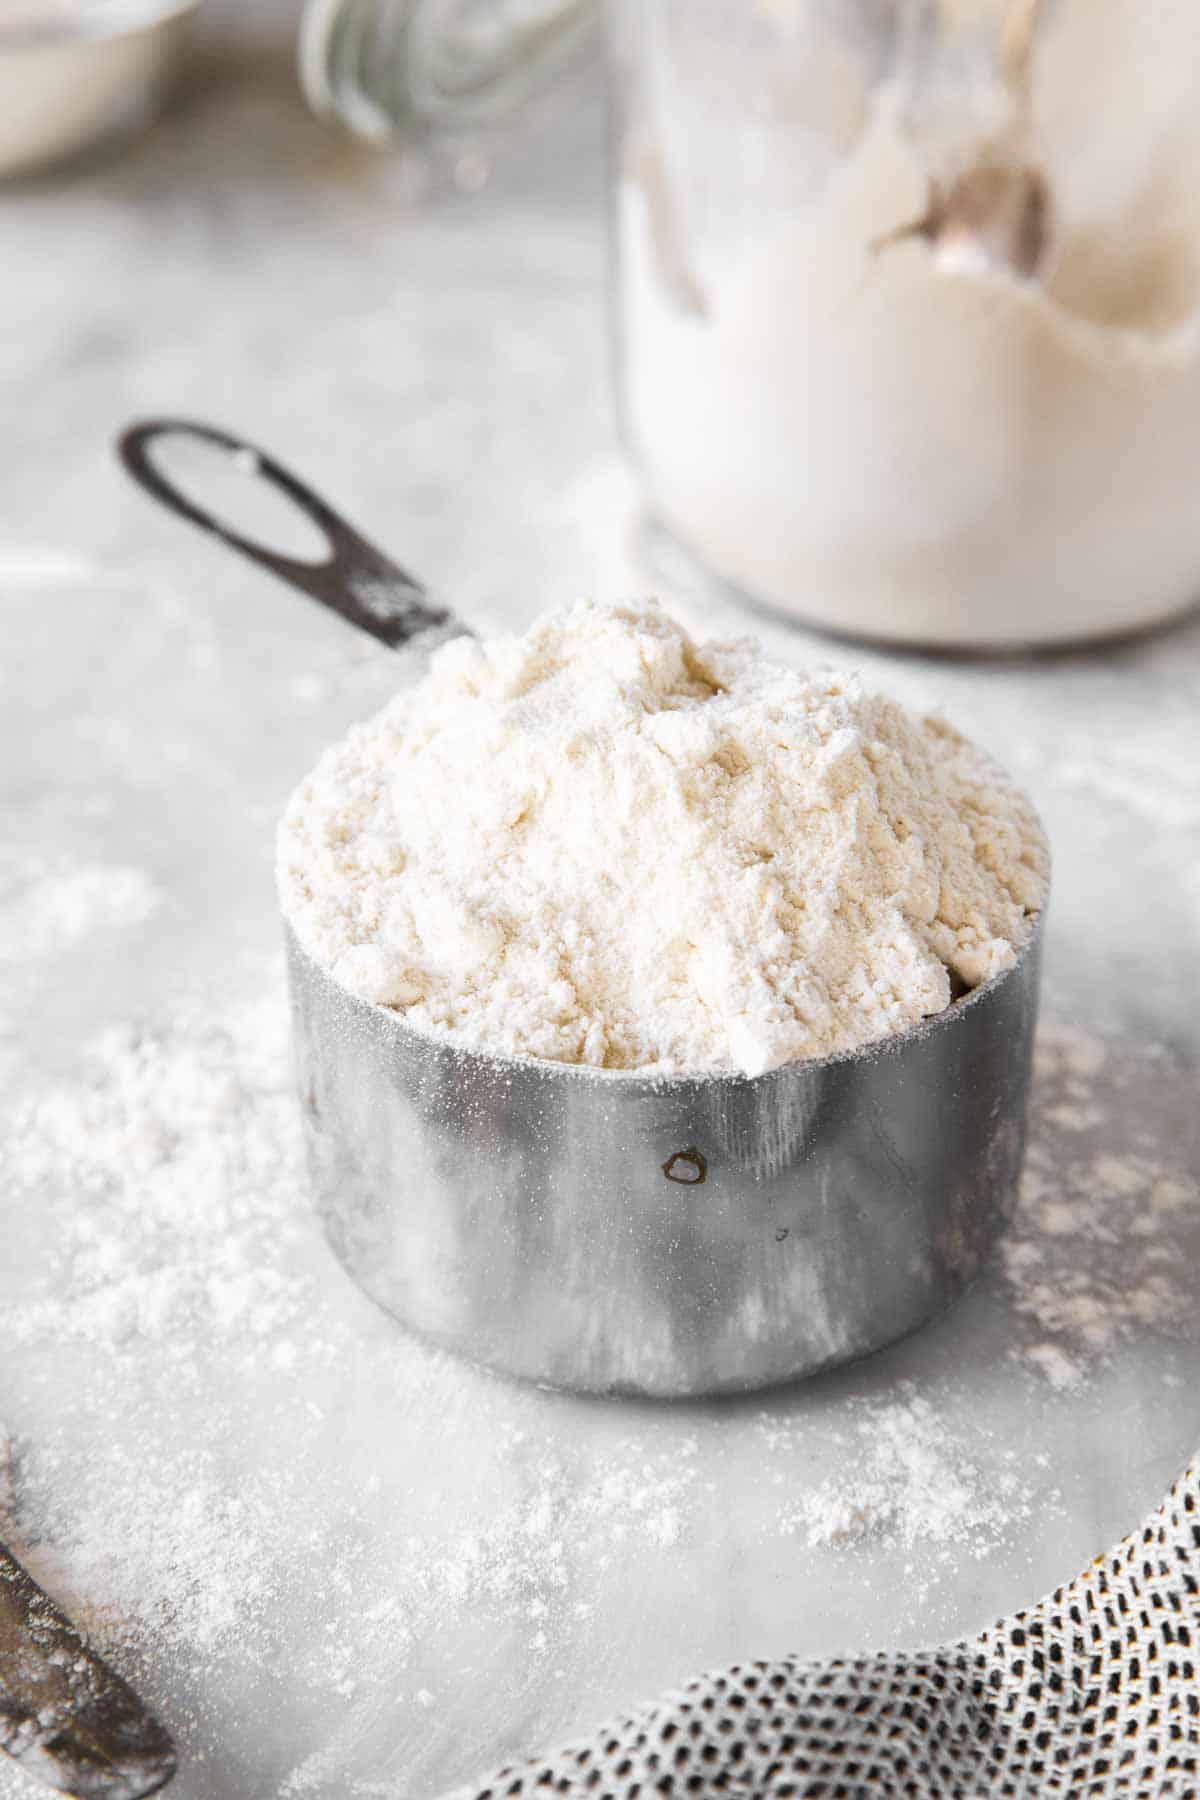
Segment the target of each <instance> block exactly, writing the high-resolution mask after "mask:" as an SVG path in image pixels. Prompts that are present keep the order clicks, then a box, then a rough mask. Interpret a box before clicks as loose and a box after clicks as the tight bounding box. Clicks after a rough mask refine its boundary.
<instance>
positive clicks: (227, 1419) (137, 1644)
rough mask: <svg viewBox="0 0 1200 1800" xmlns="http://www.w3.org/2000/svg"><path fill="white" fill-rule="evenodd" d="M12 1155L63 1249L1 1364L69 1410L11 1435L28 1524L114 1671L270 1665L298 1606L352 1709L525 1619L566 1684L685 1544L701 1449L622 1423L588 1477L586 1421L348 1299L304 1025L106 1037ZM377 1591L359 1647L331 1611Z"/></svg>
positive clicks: (316, 1671)
mask: <svg viewBox="0 0 1200 1800" xmlns="http://www.w3.org/2000/svg"><path fill="white" fill-rule="evenodd" d="M6 1125H7V1140H8V1170H9V1174H10V1178H11V1179H13V1180H15V1181H16V1182H17V1183H18V1184H19V1186H20V1188H21V1189H22V1190H23V1191H24V1192H25V1193H26V1194H27V1195H28V1197H29V1211H28V1213H27V1214H26V1216H27V1217H29V1218H30V1219H31V1220H36V1231H37V1235H38V1236H39V1237H42V1236H43V1235H46V1236H48V1237H49V1238H50V1239H52V1241H53V1243H54V1246H55V1248H54V1251H53V1254H52V1256H51V1258H50V1273H49V1274H48V1276H46V1277H45V1278H43V1279H39V1280H34V1281H31V1282H28V1283H24V1284H21V1286H20V1288H19V1290H18V1291H16V1292H15V1293H13V1294H12V1295H9V1294H8V1293H7V1292H4V1291H0V1364H4V1365H6V1366H7V1367H8V1368H9V1370H10V1371H11V1370H12V1369H13V1368H14V1366H16V1359H17V1358H18V1357H23V1358H24V1361H23V1364H22V1365H20V1366H21V1367H22V1368H23V1370H24V1373H23V1376H22V1381H23V1382H26V1383H30V1382H36V1381H37V1380H38V1379H39V1376H44V1377H45V1379H47V1380H51V1379H53V1380H54V1381H55V1383H56V1386H57V1384H62V1383H65V1384H66V1385H67V1389H68V1395H69V1398H68V1399H67V1401H66V1403H65V1404H64V1405H63V1407H62V1408H61V1409H60V1411H61V1415H62V1417H61V1424H60V1426H59V1427H58V1428H57V1429H56V1430H52V1431H50V1432H47V1431H46V1430H45V1429H44V1427H43V1429H41V1430H39V1431H38V1432H37V1433H36V1435H30V1436H24V1435H22V1433H21V1432H20V1430H19V1429H18V1428H17V1426H16V1425H15V1424H14V1425H13V1426H12V1427H11V1431H12V1481H11V1487H10V1491H9V1493H8V1494H7V1496H6V1494H5V1491H4V1489H3V1487H0V1509H3V1516H4V1518H5V1525H6V1528H7V1529H11V1531H12V1532H13V1534H14V1539H15V1545H14V1547H16V1546H17V1545H19V1544H21V1543H25V1544H27V1545H29V1546H30V1547H31V1551H32V1555H33V1561H34V1566H35V1570H36V1573H37V1574H38V1576H39V1578H40V1579H42V1580H43V1581H44V1582H45V1583H47V1584H48V1585H52V1586H53V1588H54V1589H55V1591H56V1593H57V1594H58V1595H59V1596H60V1597H61V1598H62V1599H63V1600H64V1602H65V1603H66V1604H68V1605H69V1606H70V1607H71V1608H72V1609H73V1610H74V1612H75V1613H76V1615H77V1616H78V1617H79V1618H80V1620H81V1622H83V1623H84V1624H85V1625H88V1626H90V1627H91V1628H93V1629H94V1630H95V1631H96V1633H97V1635H98V1637H99V1639H100V1640H101V1642H102V1643H105V1644H108V1645H109V1646H114V1645H116V1646H122V1647H124V1649H125V1650H126V1651H127V1652H128V1653H129V1654H131V1655H133V1654H135V1653H136V1655H137V1656H138V1657H139V1658H140V1657H143V1656H145V1655H147V1654H150V1653H162V1652H164V1651H167V1652H170V1653H171V1654H173V1655H175V1656H182V1657H184V1658H185V1659H186V1660H187V1661H188V1662H190V1663H192V1664H196V1665H198V1664H200V1663H204V1662H207V1661H210V1660H211V1659H212V1658H214V1657H220V1656H222V1655H224V1654H225V1653H227V1652H230V1653H235V1654H237V1655H239V1656H245V1655H247V1654H249V1655H250V1657H251V1659H253V1658H254V1657H255V1656H256V1655H258V1654H261V1655H262V1656H267V1655H268V1654H269V1653H270V1647H271V1644H272V1626H271V1617H272V1613H273V1611H274V1610H275V1608H276V1607H277V1606H278V1604H279V1603H280V1600H281V1597H282V1596H285V1595H290V1596H291V1597H292V1598H291V1601H290V1604H294V1596H295V1593H296V1591H297V1590H298V1589H299V1590H303V1589H304V1588H305V1586H308V1585H311V1586H313V1609H314V1625H315V1624H316V1623H317V1622H319V1624H320V1632H319V1634H317V1635H314V1636H313V1637H312V1638H311V1639H310V1640H308V1641H307V1642H304V1641H301V1642H300V1643H299V1644H298V1645H297V1646H296V1648H295V1650H294V1652H293V1654H294V1656H295V1659H296V1661H297V1663H298V1664H299V1668H300V1672H301V1674H304V1673H305V1671H307V1677H308V1678H309V1679H311V1680H312V1681H314V1682H316V1683H318V1684H319V1685H321V1686H322V1687H328V1686H330V1685H332V1686H333V1687H334V1689H335V1690H336V1691H338V1692H343V1691H344V1692H346V1693H349V1692H350V1691H352V1687H353V1670H354V1669H355V1668H356V1667H357V1666H358V1665H359V1664H360V1663H361V1661H362V1659H363V1657H364V1656H366V1657H368V1658H369V1657H370V1655H371V1652H372V1648H373V1647H374V1649H375V1650H377V1651H378V1652H380V1653H381V1654H382V1653H383V1652H385V1651H386V1654H387V1656H388V1657H390V1658H392V1659H393V1660H394V1659H396V1658H401V1659H402V1658H403V1655H404V1648H405V1646H406V1645H409V1644H414V1643H415V1644H420V1643H421V1642H422V1640H423V1639H427V1638H429V1637H430V1636H431V1635H433V1636H435V1635H436V1634H437V1633H438V1632H439V1631H442V1630H444V1629H446V1628H448V1627H449V1626H450V1625H451V1624H452V1623H453V1622H454V1621H455V1620H456V1619H460V1618H468V1617H471V1616H472V1615H473V1614H478V1613H480V1612H481V1611H482V1612H486V1611H487V1610H488V1609H491V1610H493V1611H497V1612H500V1613H505V1614H507V1613H508V1612H510V1611H511V1610H512V1609H514V1608H515V1609H517V1611H518V1614H519V1616H520V1617H521V1618H522V1619H524V1620H525V1621H526V1622H527V1629H525V1630H524V1636H523V1642H524V1645H525V1648H526V1650H527V1652H528V1653H530V1654H533V1655H536V1654H537V1653H538V1652H539V1650H540V1649H541V1648H543V1647H544V1645H545V1642H546V1622H547V1620H548V1618H549V1616H550V1614H551V1613H552V1611H553V1609H554V1608H555V1606H556V1605H558V1604H559V1603H560V1601H561V1599H562V1596H563V1595H565V1594H568V1593H571V1594H577V1591H578V1588H579V1585H580V1582H581V1580H582V1579H584V1578H586V1579H587V1580H590V1579H592V1578H594V1577H595V1576H596V1575H597V1574H598V1573H602V1572H603V1571H604V1570H605V1569H606V1568H608V1567H609V1566H611V1564H612V1563H613V1560H614V1559H616V1558H621V1557H624V1556H625V1555H626V1554H628V1553H630V1552H635V1553H636V1552H646V1553H670V1552H673V1551H674V1550H675V1548H676V1547H677V1546H679V1545H680V1544H682V1543H683V1541H684V1540H685V1538H686V1535H687V1531H688V1527H689V1522H690V1516H691V1511H692V1507H693V1501H694V1495H695V1491H696V1485H697V1468H696V1453H697V1445H696V1441H695V1439H694V1437H692V1436H691V1435H690V1434H684V1436H683V1437H682V1438H681V1437H680V1434H679V1432H675V1433H673V1434H670V1435H669V1441H668V1442H666V1443H665V1444H664V1442H663V1441H662V1433H661V1432H659V1431H657V1430H655V1429H653V1428H652V1427H650V1428H648V1427H646V1426H645V1425H644V1423H643V1422H642V1421H640V1420H637V1421H636V1423H635V1422H631V1419H630V1416H629V1415H627V1414H625V1413H623V1412H622V1411H620V1410H617V1409H614V1410H613V1411H612V1412H611V1413H610V1414H609V1415H608V1418H609V1421H610V1424H611V1427H612V1429H610V1430H608V1431H607V1432H606V1433H605V1434H604V1441H603V1443H602V1445H601V1446H599V1447H594V1448H591V1449H585V1448H581V1447H578V1446H576V1444H575V1443H574V1441H573V1437H572V1434H571V1432H570V1431H569V1429H568V1430H567V1431H565V1432H564V1430H563V1428H562V1418H561V1414H560V1413H559V1412H558V1411H556V1410H555V1407H556V1404H557V1403H555V1402H553V1401H548V1400H547V1398H546V1397H545V1396H543V1395H539V1394H537V1393H536V1392H535V1391H534V1390H532V1389H518V1388H515V1387H511V1386H509V1385H507V1384H498V1383H497V1382H496V1381H495V1380H494V1379H493V1378H491V1377H489V1376H487V1375H486V1374H483V1373H481V1372H479V1371H476V1370H474V1369H471V1368H469V1367H468V1366H466V1365H464V1364H462V1363H460V1362H458V1361H457V1360H455V1359H453V1358H450V1357H448V1356H445V1355H443V1354H441V1353H440V1352H438V1351H436V1350H433V1349H429V1348H426V1347H424V1346H422V1345H421V1344H420V1343H418V1342H416V1341H415V1340H413V1339H411V1338H409V1337H408V1336H406V1335H405V1334H404V1333H402V1332H400V1331H398V1330H397V1329H396V1328H395V1327H394V1326H393V1325H391V1324H390V1322H388V1321H387V1320H385V1319H384V1317H383V1315H382V1314H380V1313H379V1312H377V1311H376V1309H375V1308H374V1307H373V1306H371V1305H369V1303H367V1302H366V1301H364V1300H363V1299H362V1298H361V1297H360V1296H359V1295H358V1294H357V1292H356V1290H354V1289H353V1288H352V1287H351V1286H350V1285H349V1283H348V1282H347V1281H346V1280H345V1279H344V1277H342V1275H341V1274H340V1271H339V1270H338V1269H337V1267H336V1265H335V1264H334V1263H333V1261H332V1259H331V1258H330V1257H329V1254H328V1252H327V1250H326V1249H325V1247H324V1245H323V1243H322V1242H321V1240H320V1238H319V1234H318V1232H317V1229H316V1227H315V1224H314V1222H313V1220H312V1217H311V1215H310V1211H309V1204H308V1198H307V1182H306V1177H305V1171H304V1167H303V1155H302V1145H301V1139H300V1131H299V1120H298V1116H297V1107H296V1103H295V1099H294V1095H293V1093H292V1087H291V1074H290V1064H289V1057H288V1052H287V1015H286V1009H285V1008H284V1006H283V1004H282V1002H281V1000H280V999H278V998H277V997H275V996H274V995H272V997H271V998H270V999H269V1000H264V1001H261V1002H250V1003H246V1004H242V1005H239V1006H234V1007H232V1008H230V1009H228V1010H227V1011H225V1012H223V1013H221V1014H219V1015H216V1016H214V1015H211V1014H206V1013H203V1012H198V1013H195V1014H193V1015H191V1016H185V1015H181V1016H180V1017H179V1018H178V1020H177V1021H176V1023H174V1024H173V1025H172V1026H170V1027H169V1028H166V1029H163V1030H157V1031H151V1030H145V1029H141V1028H138V1027H135V1026H131V1025H123V1026H119V1027H114V1028H112V1029H110V1030H107V1031H104V1032H103V1033H101V1034H100V1035H99V1036H98V1037H97V1038H96V1039H95V1040H94V1041H93V1042H92V1043H91V1045H90V1046H88V1048H87V1050H86V1053H85V1056H84V1059H83V1064H82V1067H81V1070H80V1072H79V1074H78V1076H77V1077H76V1078H74V1079H72V1080H70V1081H62V1082H57V1083H53V1084H47V1085H44V1086H41V1087H39V1088H38V1089H37V1090H36V1091H34V1092H32V1093H30V1094H27V1095H26V1096H25V1097H24V1099H23V1100H22V1101H21V1102H19V1103H18V1104H15V1105H13V1106H12V1107H11V1109H10V1111H9V1115H8V1118H7V1121H6ZM47 1352H52V1357H51V1356H47V1355H46V1353H47ZM51 1361H52V1362H53V1365H54V1367H53V1368H51V1367H50V1363H51ZM498 1390H499V1391H500V1399H499V1401H498V1400H497V1392H498ZM364 1393H365V1394H369V1395H373V1396H374V1397H375V1398H374V1402H373V1404H374V1409H375V1411H376V1413H377V1417H376V1418H375V1419H374V1422H372V1419H371V1418H370V1417H364V1416H363V1412H362V1404H363V1395H364ZM15 1394H16V1396H17V1397H19V1394H20V1385H18V1386H17V1387H16V1389H15ZM351 1396H352V1397H353V1401H354V1403H355V1404H356V1406H357V1407H358V1408H359V1411H358V1415H357V1418H356V1423H355V1436H354V1439H353V1441H351V1442H349V1443H347V1444H343V1443H342V1442H341V1436H340V1434H341V1428H342V1427H341V1422H342V1419H343V1417H344V1415H345V1413H346V1412H347V1410H348V1401H349V1399H350V1397H351ZM114 1408H115V1409H116V1410H117V1412H118V1414H119V1429H118V1430H111V1429H108V1428H107V1424H106V1421H107V1418H108V1415H109V1414H110V1413H111V1412H112V1411H113V1409H114ZM635 1418H636V1415H635ZM373 1433H374V1434H373ZM314 1465H315V1466H317V1467H318V1468H319V1469H320V1482H321V1485H318V1486H317V1487H316V1488H315V1489H314V1486H313V1483H312V1480H311V1469H312V1467H313V1466H314ZM341 1465H344V1467H343V1466H341ZM381 1471H382V1472H381ZM6 1499H7V1504H6ZM398 1507H399V1508H400V1509H401V1510H402V1511H403V1512H404V1514H405V1516H406V1518H407V1519H409V1520H411V1522H412V1528H411V1530H410V1531H409V1532H408V1534H407V1535H403V1536H397V1533H396V1530H395V1524H394V1520H395V1516H396V1510H397V1508H398ZM285 1522H286V1528H284V1524H285ZM314 1568H315V1569H319V1570H320V1572H321V1575H320V1582H318V1583H315V1584H314V1583H313V1582H312V1571H313V1569H314ZM360 1587H361V1589H362V1592H363V1594H364V1603H363V1605H362V1607H361V1608H360V1609H358V1610H357V1611H356V1613H355V1615H354V1618H353V1630H352V1631H350V1630H346V1632H345V1634H344V1635H339V1634H336V1633H335V1634H334V1635H333V1636H332V1637H331V1635H330V1632H331V1630H332V1627H331V1626H330V1625H329V1621H328V1619H327V1618H326V1617H325V1615H324V1612H323V1610H322V1606H321V1595H322V1593H324V1592H334V1593H341V1594H343V1595H344V1594H346V1593H349V1592H353V1591H354V1590H356V1589H358V1588H360ZM256 1645H258V1646H259V1649H258V1650H256Z"/></svg>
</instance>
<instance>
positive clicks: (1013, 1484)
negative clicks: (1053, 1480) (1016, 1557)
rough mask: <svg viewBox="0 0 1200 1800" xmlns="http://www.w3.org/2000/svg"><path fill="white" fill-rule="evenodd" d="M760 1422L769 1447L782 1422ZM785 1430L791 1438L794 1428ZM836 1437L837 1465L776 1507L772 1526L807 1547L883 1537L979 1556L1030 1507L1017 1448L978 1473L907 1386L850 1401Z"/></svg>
mask: <svg viewBox="0 0 1200 1800" xmlns="http://www.w3.org/2000/svg"><path fill="white" fill-rule="evenodd" d="M760 1431H761V1434H762V1436H763V1438H764V1439H765V1441H766V1442H767V1444H768V1445H769V1446H770V1445H778V1444H779V1442H780V1427H779V1426H778V1425H777V1424H775V1423H774V1422H773V1421H772V1420H771V1419H770V1417H769V1415H765V1416H764V1417H763V1419H762V1420H761V1421H760ZM785 1435H786V1437H787V1438H788V1439H792V1438H794V1435H795V1432H794V1428H788V1429H787V1430H786V1433H785ZM837 1442H838V1444H839V1445H840V1446H841V1448H842V1451H843V1458H842V1463H843V1472H842V1473H841V1474H840V1475H839V1476H838V1478H837V1479H836V1480H833V1481H824V1482H821V1483H819V1484H818V1485H817V1486H815V1487H811V1488H808V1489H805V1490H803V1491H801V1492H799V1493H798V1494H797V1495H796V1496H795V1497H794V1498H792V1499H790V1500H789V1501H788V1502H787V1503H786V1504H785V1505H784V1507H783V1509H782V1511H781V1513H780V1518H779V1529H780V1531H781V1532H782V1533H783V1534H784V1535H785V1536H795V1537H799V1538H801V1539H802V1540H803V1541H804V1542H805V1543H806V1544H807V1545H808V1546H809V1547H810V1548H811V1549H816V1548H819V1547H821V1546H826V1545H829V1546H838V1545H843V1544H850V1543H854V1542H856V1541H857V1540H859V1539H863V1538H868V1537H881V1538H888V1539H891V1540H893V1541H895V1542H897V1543H899V1544H901V1545H904V1546H906V1547H912V1546H914V1545H917V1544H921V1545H923V1546H924V1547H925V1548H927V1549H928V1548H931V1547H932V1548H933V1549H934V1550H935V1551H936V1552H937V1553H939V1554H941V1555H943V1556H944V1555H946V1554H948V1553H949V1547H951V1546H953V1547H954V1548H955V1550H956V1551H957V1550H959V1549H960V1548H961V1547H962V1546H966V1547H967V1549H968V1552H969V1553H970V1554H971V1555H974V1556H976V1557H979V1556H986V1555H987V1554H989V1552H990V1551H991V1550H993V1549H994V1548H995V1545H996V1543H997V1542H998V1541H999V1540H1000V1539H1001V1538H1003V1537H1007V1536H1008V1535H1009V1534H1010V1533H1011V1531H1012V1528H1013V1526H1014V1525H1016V1524H1019V1523H1020V1522H1021V1520H1023V1519H1025V1518H1027V1517H1028V1516H1029V1505H1030V1503H1029V1498H1028V1494H1027V1492H1026V1490H1025V1487H1024V1485H1023V1483H1022V1480H1021V1477H1020V1472H1019V1469H1018V1467H1017V1459H1016V1453H1015V1451H1014V1452H1013V1453H1012V1454H1011V1460H1012V1463H1013V1467H1012V1468H1011V1469H1005V1470H1004V1471H1003V1472H1002V1473H1001V1474H1000V1476H999V1477H997V1476H996V1475H995V1474H994V1473H989V1474H988V1475H986V1476H985V1474H984V1473H983V1471H982V1470H981V1469H980V1467H979V1466H978V1464H977V1463H976V1462H975V1461H974V1460H973V1459H972V1458H971V1456H970V1454H969V1452H968V1451H967V1450H966V1448H965V1447H964V1445H963V1443H962V1442H961V1441H960V1440H959V1439H958V1438H957V1437H956V1436H955V1435H954V1433H953V1432H952V1431H951V1430H950V1429H949V1428H948V1426H947V1425H946V1423H945V1421H944V1420H943V1419H942V1418H941V1417H940V1416H939V1414H938V1413H937V1412H936V1411H935V1410H934V1408H933V1407H932V1406H931V1405H930V1403H929V1401H928V1400H925V1399H923V1398H922V1397H921V1396H920V1395H919V1394H917V1393H915V1392H914V1391H912V1390H907V1391H905V1390H902V1394H901V1398H899V1399H895V1400H892V1399H888V1400H857V1399H855V1400H850V1401H849V1402H848V1403H847V1405H846V1407H845V1412H844V1425H843V1426H842V1427H840V1428H839V1430H838V1433H837ZM788 1447H789V1448H791V1447H793V1446H792V1444H791V1443H789V1446H788ZM797 1485H799V1484H797Z"/></svg>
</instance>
